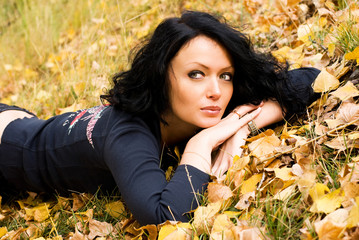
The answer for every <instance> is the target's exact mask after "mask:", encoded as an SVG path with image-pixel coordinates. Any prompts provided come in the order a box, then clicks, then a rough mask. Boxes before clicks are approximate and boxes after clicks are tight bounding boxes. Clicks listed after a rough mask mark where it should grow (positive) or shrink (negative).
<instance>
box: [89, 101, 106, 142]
mask: <svg viewBox="0 0 359 240" xmlns="http://www.w3.org/2000/svg"><path fill="white" fill-rule="evenodd" d="M106 108H107V106H98V107H94V108H92V109H91V110H94V113H93V114H91V115H90V116H91V119H90V121H89V123H88V124H87V128H86V136H87V140H88V141H89V143H90V144H91V146H92V148H95V147H94V145H93V141H92V131H93V129H94V127H95V124H96V123H97V121H98V120H99V119H100V118H101V113H102V112H103V110H105V109H106ZM90 116H89V117H90Z"/></svg>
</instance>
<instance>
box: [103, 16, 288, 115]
mask: <svg viewBox="0 0 359 240" xmlns="http://www.w3.org/2000/svg"><path fill="white" fill-rule="evenodd" d="M199 35H204V36H207V37H209V38H211V39H213V40H215V41H216V42H218V43H219V44H220V45H222V46H223V47H224V48H225V49H226V50H227V51H228V53H229V54H230V56H231V58H232V62H233V64H234V69H235V73H234V76H233V86H234V91H233V96H232V98H231V100H230V103H229V105H228V107H227V111H229V110H231V109H233V108H234V107H236V106H237V105H240V104H245V103H252V104H259V103H260V102H261V101H262V100H267V99H275V100H277V101H278V102H279V104H280V105H281V107H282V109H283V110H284V109H289V108H290V107H291V106H290V104H291V103H290V102H293V101H292V100H291V99H288V98H289V97H288V96H286V95H285V89H286V86H285V82H286V80H287V78H288V76H287V70H288V66H287V64H281V63H279V62H278V61H277V60H276V59H275V58H274V57H273V56H272V55H271V54H263V53H257V52H255V51H254V49H253V45H252V43H251V42H250V40H249V38H248V37H247V36H246V35H244V34H242V33H241V32H240V31H238V30H236V29H235V28H233V27H231V26H230V25H229V24H227V23H226V21H225V20H224V19H223V18H221V17H217V16H215V15H211V14H209V13H205V12H196V11H186V12H184V13H183V14H182V15H181V17H180V18H177V17H174V18H168V19H166V20H164V21H163V22H162V23H160V24H159V25H158V27H157V28H156V30H155V31H154V33H153V34H152V36H151V37H150V38H148V39H147V40H146V41H145V43H144V45H142V46H141V47H140V48H139V49H138V50H137V51H136V52H134V58H133V60H132V65H131V68H130V69H129V70H128V71H123V72H120V73H117V74H115V75H114V76H113V83H114V86H113V88H112V89H110V90H109V91H108V93H107V94H106V95H102V96H101V98H102V100H106V101H108V102H109V103H110V104H111V105H113V106H114V107H116V108H119V109H122V110H124V111H126V112H129V113H132V114H134V115H138V116H142V117H146V118H151V119H153V118H157V119H158V120H162V121H163V119H162V115H163V113H164V112H165V111H166V110H167V109H169V107H170V103H169V82H168V66H169V64H170V61H171V60H172V58H173V57H174V56H175V55H176V54H177V52H178V51H179V50H180V49H181V47H182V46H184V45H185V44H186V43H188V42H189V41H190V40H191V39H193V38H195V37H197V36H199ZM288 100H289V101H288Z"/></svg>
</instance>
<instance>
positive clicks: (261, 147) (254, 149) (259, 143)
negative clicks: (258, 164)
mask: <svg viewBox="0 0 359 240" xmlns="http://www.w3.org/2000/svg"><path fill="white" fill-rule="evenodd" d="M280 144H281V141H280V140H279V138H278V137H277V136H275V135H274V134H273V135H270V136H265V137H262V138H260V139H257V140H255V141H253V142H251V143H250V144H249V145H248V148H249V150H250V152H251V155H252V156H255V157H257V158H259V159H265V158H267V157H269V156H270V155H272V154H273V153H275V147H279V146H280Z"/></svg>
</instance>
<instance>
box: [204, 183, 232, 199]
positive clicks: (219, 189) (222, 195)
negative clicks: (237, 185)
mask: <svg viewBox="0 0 359 240" xmlns="http://www.w3.org/2000/svg"><path fill="white" fill-rule="evenodd" d="M207 189H208V200H209V202H212V203H213V202H217V201H222V200H227V199H229V198H231V197H232V196H233V192H232V190H231V189H230V188H229V187H228V186H226V185H224V184H223V183H216V182H211V183H209V184H208V188H207Z"/></svg>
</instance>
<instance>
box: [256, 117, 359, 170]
mask: <svg viewBox="0 0 359 240" xmlns="http://www.w3.org/2000/svg"><path fill="white" fill-rule="evenodd" d="M357 121H359V118H358V119H355V120H353V121H351V122H349V123H347V124H344V125H342V126H340V127H337V128H334V129H332V130H330V131H328V132H326V133H324V134H322V135H320V136H318V137H315V138H313V139H311V140H309V141H307V142H306V143H303V144H301V145H298V146H295V147H293V148H291V149H289V150H286V151H283V152H280V153H276V154H274V155H273V156H270V157H267V158H265V159H263V160H262V161H260V162H259V164H261V163H264V162H266V161H269V160H271V159H273V158H277V157H280V156H282V155H283V154H287V153H290V152H292V151H294V150H296V149H297V148H300V147H301V146H304V145H307V144H309V143H312V142H315V141H317V140H318V139H320V138H322V137H325V136H328V135H329V134H332V133H333V132H335V131H338V130H341V129H344V128H346V127H348V126H350V125H352V124H353V123H355V122H357Z"/></svg>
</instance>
